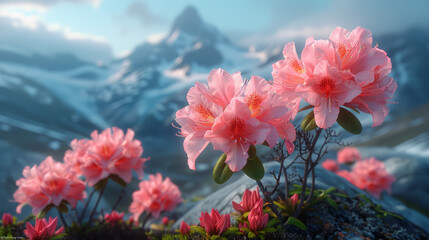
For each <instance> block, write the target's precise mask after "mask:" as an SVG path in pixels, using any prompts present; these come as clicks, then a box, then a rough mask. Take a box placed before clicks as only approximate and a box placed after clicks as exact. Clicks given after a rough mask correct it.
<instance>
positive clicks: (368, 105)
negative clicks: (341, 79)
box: [346, 50, 398, 127]
mask: <svg viewBox="0 0 429 240" xmlns="http://www.w3.org/2000/svg"><path fill="white" fill-rule="evenodd" d="M379 51H382V50H379ZM384 54H385V53H384ZM386 57H387V56H386ZM391 70H392V63H391V61H390V58H388V60H387V61H386V63H385V64H384V65H379V66H377V67H376V68H375V70H374V72H375V74H374V81H373V82H370V83H368V82H362V83H361V84H360V86H361V89H362V93H361V94H359V96H357V97H356V98H354V99H353V101H351V102H350V103H347V104H346V106H348V107H352V108H356V109H359V110H360V111H362V112H364V113H368V114H371V115H372V118H373V119H374V124H373V127H376V126H378V125H380V124H382V123H383V121H384V118H385V117H386V116H387V114H388V113H389V108H388V107H387V104H388V103H391V102H390V99H392V98H393V97H394V93H395V91H396V88H397V87H398V84H397V83H396V81H394V80H393V78H391V77H389V76H387V74H389V73H390V71H391Z"/></svg>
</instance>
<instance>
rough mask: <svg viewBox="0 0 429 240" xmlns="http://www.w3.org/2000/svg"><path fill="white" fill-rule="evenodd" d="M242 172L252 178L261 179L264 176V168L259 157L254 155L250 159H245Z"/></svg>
mask: <svg viewBox="0 0 429 240" xmlns="http://www.w3.org/2000/svg"><path fill="white" fill-rule="evenodd" d="M243 172H244V174H246V175H247V176H248V177H250V178H251V179H253V180H261V179H262V178H263V177H264V174H265V169H264V165H262V162H261V160H260V159H259V157H258V156H255V157H254V158H252V159H250V158H249V159H247V163H246V165H245V166H244V168H243Z"/></svg>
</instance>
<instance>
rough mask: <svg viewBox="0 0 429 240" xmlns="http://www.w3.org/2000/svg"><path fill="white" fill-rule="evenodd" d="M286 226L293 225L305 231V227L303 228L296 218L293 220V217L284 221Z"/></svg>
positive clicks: (302, 224) (303, 225)
mask: <svg viewBox="0 0 429 240" xmlns="http://www.w3.org/2000/svg"><path fill="white" fill-rule="evenodd" d="M286 224H291V225H294V226H295V227H297V228H299V229H302V230H304V231H306V230H307V226H305V224H304V223H303V222H301V221H300V220H299V219H298V218H295V217H289V218H288V220H287V221H286Z"/></svg>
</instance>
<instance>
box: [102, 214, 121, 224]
mask: <svg viewBox="0 0 429 240" xmlns="http://www.w3.org/2000/svg"><path fill="white" fill-rule="evenodd" d="M124 214H125V213H123V212H121V213H118V212H117V211H113V212H111V213H110V214H108V213H106V214H104V220H105V221H106V223H108V224H110V226H113V225H115V224H118V223H120V222H121V221H123V219H124Z"/></svg>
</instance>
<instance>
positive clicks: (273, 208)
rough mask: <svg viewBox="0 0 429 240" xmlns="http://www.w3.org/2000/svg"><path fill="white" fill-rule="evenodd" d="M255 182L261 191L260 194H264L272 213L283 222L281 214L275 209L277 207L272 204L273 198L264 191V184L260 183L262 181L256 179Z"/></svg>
mask: <svg viewBox="0 0 429 240" xmlns="http://www.w3.org/2000/svg"><path fill="white" fill-rule="evenodd" d="M256 183H258V186H259V188H260V189H261V191H262V194H263V195H264V198H265V201H266V202H268V203H270V204H269V205H268V206H269V207H270V208H271V210H272V211H273V213H274V214H275V215H276V216H277V218H278V219H279V220H280V221H281V222H283V216H282V215H281V214H280V213H279V211H278V210H277V208H276V207H275V206H274V203H273V200H271V198H270V195H269V193H268V192H267V191H266V189H265V187H264V185H263V184H262V182H261V181H260V180H256Z"/></svg>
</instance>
